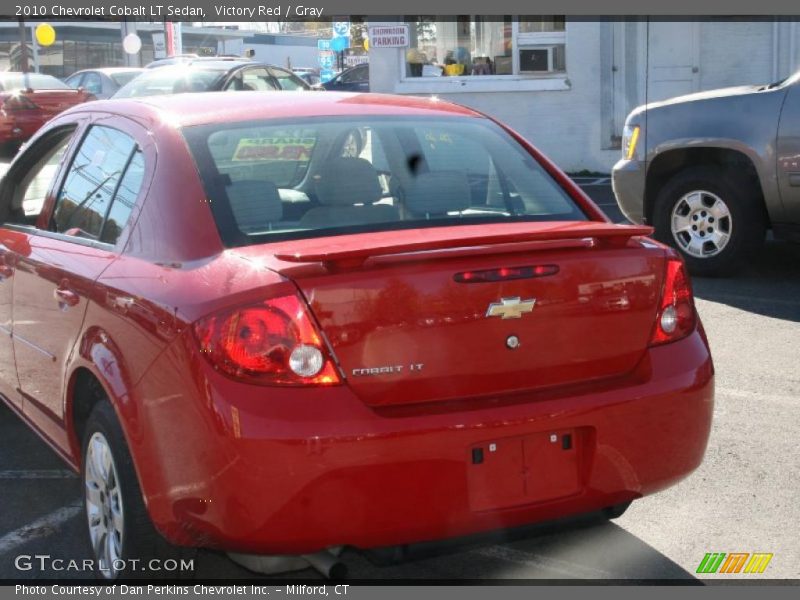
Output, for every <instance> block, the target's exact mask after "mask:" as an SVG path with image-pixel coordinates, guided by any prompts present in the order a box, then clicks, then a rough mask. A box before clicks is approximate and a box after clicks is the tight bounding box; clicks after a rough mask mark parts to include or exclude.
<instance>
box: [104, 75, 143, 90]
mask: <svg viewBox="0 0 800 600" xmlns="http://www.w3.org/2000/svg"><path fill="white" fill-rule="evenodd" d="M140 72H141V71H120V72H118V73H110V74H109V77H111V80H112V81H113V82H114V83H116V84H117V85H118V86H120V87H122V86H123V85H125V84H126V83H128V82H129V81H131V80H133V79H134V78H135V77H136V76H137V75H139V73H140Z"/></svg>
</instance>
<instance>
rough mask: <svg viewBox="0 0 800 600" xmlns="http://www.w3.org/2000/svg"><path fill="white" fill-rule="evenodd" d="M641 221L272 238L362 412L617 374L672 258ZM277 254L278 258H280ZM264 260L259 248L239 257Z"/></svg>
mask: <svg viewBox="0 0 800 600" xmlns="http://www.w3.org/2000/svg"><path fill="white" fill-rule="evenodd" d="M649 232H650V229H649V228H646V227H633V226H629V227H624V226H617V225H611V224H607V223H597V222H589V223H585V222H583V223H552V222H550V223H533V224H532V223H524V224H513V225H512V224H504V225H502V226H489V225H482V226H464V227H458V228H449V229H445V228H441V229H429V230H424V229H422V230H413V231H399V232H398V231H395V232H380V233H371V234H366V235H349V236H341V237H337V238H327V239H316V240H301V241H294V242H282V243H280V244H271V245H270V247H269V250H270V254H272V253H274V255H275V256H277V258H278V259H279V262H278V263H277V268H276V270H278V271H279V272H280V273H282V274H283V275H285V276H287V277H289V278H290V279H292V280H294V281H295V282H296V284H297V286H298V287H299V289H300V290H301V291H302V293H303V295H304V296H305V298H306V300H307V301H308V303H309V305H310V306H311V309H312V311H313V313H314V315H315V316H316V318H317V320H318V321H319V324H320V327H321V329H322V331H323V332H324V334H325V336H326V337H327V339H328V341H329V343H330V345H331V347H332V348H333V351H334V353H335V355H336V357H337V360H338V362H339V363H340V367H341V369H342V371H343V373H344V375H345V377H346V379H347V384H348V385H349V386H350V387H351V388H352V390H353V391H354V392H355V393H356V394H357V395H358V396H359V397H360V398H361V399H362V400H363V401H364V402H365V403H367V404H368V405H371V406H388V405H399V404H408V403H416V402H430V401H445V400H454V399H462V398H468V397H478V396H486V395H499V394H505V393H514V392H524V391H529V390H540V389H543V388H548V387H553V386H563V385H570V384H576V383H582V382H586V381H592V380H598V379H605V378H609V377H614V376H618V375H621V374H624V373H626V372H629V371H630V370H632V369H633V368H634V367H635V366H636V364H637V363H638V361H639V360H640V359H641V357H642V355H643V353H644V352H645V350H646V348H647V345H648V341H649V338H650V335H651V332H652V327H653V323H654V320H655V315H656V312H657V307H658V301H659V297H660V292H661V285H662V278H663V265H664V262H663V261H664V252H663V250H662V249H661V248H660V247H659V246H657V245H655V244H653V243H652V242H648V241H646V240H643V239H639V238H637V239H631V237H632V236H642V235H646V234H648V233H649ZM276 247H277V250H276ZM241 253H242V254H244V255H249V256H250V257H253V258H254V257H256V256H259V255H260V256H262V257H263V256H264V254H265V247H249V248H244V249H241Z"/></svg>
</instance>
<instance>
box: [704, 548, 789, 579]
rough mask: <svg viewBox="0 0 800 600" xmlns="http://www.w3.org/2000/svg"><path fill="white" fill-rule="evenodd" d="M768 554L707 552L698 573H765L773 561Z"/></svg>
mask: <svg viewBox="0 0 800 600" xmlns="http://www.w3.org/2000/svg"><path fill="white" fill-rule="evenodd" d="M772 556H773V555H772V554H771V553H767V552H754V553H753V554H750V553H749V552H731V553H728V554H726V553H725V552H707V553H706V555H705V556H704V557H703V560H701V561H700V565H698V567H697V571H696V572H697V573H721V574H722V573H724V574H727V575H730V574H735V573H747V574H754V573H763V572H764V570H765V569H766V568H767V565H768V564H769V562H770V561H771V560H772Z"/></svg>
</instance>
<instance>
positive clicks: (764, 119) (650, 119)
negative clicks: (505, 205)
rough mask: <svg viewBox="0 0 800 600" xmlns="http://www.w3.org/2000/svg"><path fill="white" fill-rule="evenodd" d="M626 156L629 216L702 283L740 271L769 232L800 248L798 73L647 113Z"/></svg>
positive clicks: (619, 167)
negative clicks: (702, 277) (703, 277)
mask: <svg viewBox="0 0 800 600" xmlns="http://www.w3.org/2000/svg"><path fill="white" fill-rule="evenodd" d="M622 153H623V156H622V159H621V160H620V161H619V162H618V163H617V164H616V165H614V170H613V186H614V194H615V195H616V198H617V202H618V203H619V205H620V208H621V209H622V212H623V213H624V214H625V216H626V217H628V219H630V220H631V221H633V222H634V223H647V224H650V225H652V226H653V227H655V237H656V238H658V239H659V240H661V241H663V242H666V243H668V244H670V245H672V246H674V247H675V248H677V249H678V250H679V251H680V252H681V254H683V256H684V258H685V259H686V263H687V265H688V266H689V268H690V270H691V271H692V272H693V273H695V274H699V275H722V274H727V273H730V272H731V271H733V270H735V269H736V268H737V267H739V266H741V264H742V263H743V261H745V260H746V259H747V258H748V256H750V255H752V254H753V253H755V252H757V251H758V249H759V247H760V246H761V244H762V243H763V241H764V237H765V234H766V231H767V229H772V232H773V235H774V236H775V237H776V238H779V239H788V240H794V241H800V73H798V74H795V75H793V76H792V77H789V78H788V79H786V80H783V81H780V82H777V83H774V84H770V85H762V86H743V87H735V88H726V89H722V90H713V91H709V92H702V93H698V94H691V95H688V96H681V97H679V98H673V99H670V100H666V101H663V102H657V103H653V104H648V105H646V106H640V107H639V108H637V109H635V110H634V111H633V112H632V113H631V114H630V115H629V116H628V119H627V121H626V122H625V130H624V132H623V143H622Z"/></svg>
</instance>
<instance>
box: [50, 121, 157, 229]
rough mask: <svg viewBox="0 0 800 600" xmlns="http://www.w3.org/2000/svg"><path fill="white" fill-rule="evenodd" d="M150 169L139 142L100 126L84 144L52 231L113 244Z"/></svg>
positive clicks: (59, 201)
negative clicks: (147, 166)
mask: <svg viewBox="0 0 800 600" xmlns="http://www.w3.org/2000/svg"><path fill="white" fill-rule="evenodd" d="M143 173H144V165H143V162H142V160H141V152H139V151H138V149H137V147H136V142H134V140H133V138H131V137H130V136H128V135H127V134H125V133H122V132H121V131H118V130H116V129H112V128H110V127H103V126H98V125H96V126H94V127H92V128H91V129H90V130H89V133H88V134H87V135H86V137H85V138H84V139H83V141H82V142H81V145H80V147H79V148H78V150H77V151H76V153H75V158H74V159H73V161H72V164H71V165H70V168H69V172H68V174H67V177H66V179H65V181H64V185H63V186H62V188H61V191H60V192H59V194H58V198H57V200H56V206H55V211H54V213H53V219H52V225H51V229H52V230H53V231H56V232H58V233H63V234H65V235H71V236H75V237H82V238H88V239H93V240H101V241H103V242H107V243H110V244H113V243H115V242H116V241H117V237H118V236H119V233H120V232H121V231H122V229H123V228H124V226H125V223H126V222H127V218H128V216H129V215H130V211H131V208H132V207H133V203H134V202H135V200H136V196H137V195H138V193H139V189H140V188H141V185H142V176H143Z"/></svg>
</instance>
